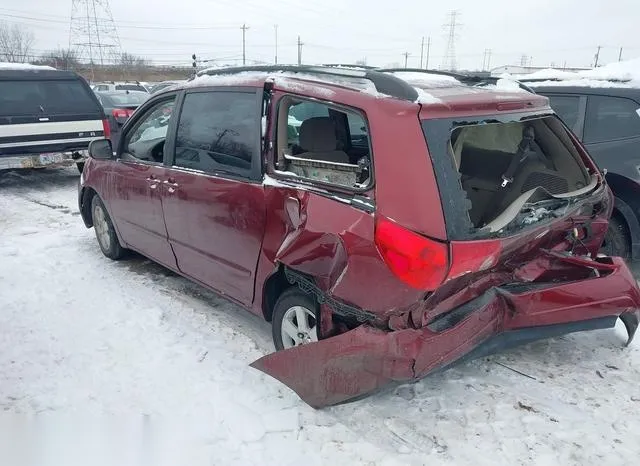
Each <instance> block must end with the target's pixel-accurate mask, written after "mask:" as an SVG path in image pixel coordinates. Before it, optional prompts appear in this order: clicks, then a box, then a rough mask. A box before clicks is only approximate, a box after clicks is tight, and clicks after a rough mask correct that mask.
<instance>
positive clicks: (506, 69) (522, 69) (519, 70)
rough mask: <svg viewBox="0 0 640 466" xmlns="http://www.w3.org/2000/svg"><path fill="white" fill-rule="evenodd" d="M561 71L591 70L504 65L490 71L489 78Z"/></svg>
mask: <svg viewBox="0 0 640 466" xmlns="http://www.w3.org/2000/svg"><path fill="white" fill-rule="evenodd" d="M548 69H555V70H562V71H584V70H590V69H591V68H573V67H566V68H564V67H560V66H520V65H504V66H499V67H497V68H493V69H491V76H500V75H501V74H503V73H509V74H531V73H535V72H536V71H540V70H548Z"/></svg>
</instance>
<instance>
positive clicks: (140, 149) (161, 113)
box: [124, 96, 176, 163]
mask: <svg viewBox="0 0 640 466" xmlns="http://www.w3.org/2000/svg"><path fill="white" fill-rule="evenodd" d="M175 100H176V98H175V96H172V97H171V98H170V99H167V100H163V101H162V102H158V103H157V104H155V105H154V106H153V107H151V108H150V109H148V110H147V111H146V112H145V114H144V115H143V116H142V117H141V118H140V119H139V120H138V121H137V122H136V124H135V126H134V127H133V128H132V129H131V131H130V132H128V133H127V135H126V136H125V141H126V142H125V146H124V147H125V149H124V152H125V153H126V154H128V155H130V156H132V157H133V158H135V159H138V160H143V161H146V162H154V163H162V161H163V156H164V142H165V139H166V137H167V130H168V129H169V122H170V121H171V115H173V107H174V105H175Z"/></svg>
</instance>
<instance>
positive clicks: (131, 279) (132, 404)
mask: <svg viewBox="0 0 640 466" xmlns="http://www.w3.org/2000/svg"><path fill="white" fill-rule="evenodd" d="M77 178H78V175H77V173H75V172H74V171H73V169H69V170H40V171H32V172H20V173H15V172H14V173H9V174H0V413H2V414H0V432H2V434H3V435H0V458H3V460H2V463H3V464H11V466H13V465H21V464H30V465H37V466H40V465H47V466H48V465H52V466H53V465H56V466H59V465H64V466H70V465H71V466H75V465H76V464H78V465H79V464H83V465H84V464H91V465H92V466H96V465H100V466H101V465H109V466H112V465H116V464H118V465H119V466H120V465H122V466H124V465H133V464H136V465H138V464H148V465H153V466H156V465H188V466H196V465H201V464H202V465H204V464H209V465H210V464H224V465H235V464H237V465H253V464H256V465H289V464H291V465H293V464H295V465H300V464H304V465H314V464H318V465H321V464H322V465H324V464H336V465H342V464H349V465H358V464H363V465H364V464H366V465H395V464H402V465H404V464H408V465H422V464H429V465H432V464H445V463H455V464H462V465H464V464H469V465H484V464H486V465H497V464H505V465H510V466H511V465H516V464H541V465H542V464H580V465H586V464H603V462H606V464H607V465H617V464H621V465H622V464H631V463H632V462H635V461H636V460H637V457H638V453H640V445H639V444H638V442H637V435H638V432H639V431H640V416H639V415H638V410H639V409H640V348H639V346H638V342H637V341H636V342H634V343H633V344H632V345H631V347H630V348H627V349H624V348H623V347H622V343H623V341H624V331H623V330H622V329H621V328H617V329H616V330H605V331H597V332H591V333H585V334H578V335H573V336H566V337H562V338H558V339H554V340H548V341H542V342H538V343H535V344H531V345H528V346H525V347H523V348H520V349H516V350H513V351H509V352H506V353H503V354H500V355H497V356H493V357H490V358H484V359H482V360H478V361H474V362H470V363H467V364H464V365H460V366H457V367H455V368H453V369H450V370H448V371H445V372H442V373H438V374H434V375H432V376H430V377H428V378H426V379H424V380H423V381H421V382H419V383H416V384H411V385H403V386H398V387H390V388H389V389H386V390H384V391H382V392H380V393H378V394H376V395H374V396H371V397H369V398H366V399H364V400H361V401H358V402H355V403H351V404H346V405H342V406H338V407H333V408H329V409H325V410H321V411H315V410H313V409H311V408H309V407H308V406H306V405H305V404H303V403H302V402H301V401H300V400H299V399H298V398H297V397H296V395H295V394H294V393H293V392H291V391H290V390H289V389H288V388H286V387H284V386H282V385H280V384H279V383H278V382H276V381H274V380H272V379H270V378H269V377H268V376H266V375H264V374H262V373H260V372H258V371H255V370H253V369H251V368H249V367H248V364H249V363H251V362H252V361H254V360H255V359H257V358H258V357H260V356H261V355H263V354H266V353H267V352H270V351H272V344H271V341H270V340H271V339H270V329H269V326H268V325H267V324H265V323H264V322H262V321H261V320H260V319H259V318H257V317H254V316H252V315H250V314H249V313H247V312H244V311H242V310H241V309H239V308H238V307H237V306H235V305H232V304H229V303H228V302H226V301H225V300H223V299H221V298H219V297H217V296H215V295H214V294H213V293H210V292H208V291H206V290H204V289H203V288H201V287H199V286H197V285H193V284H191V283H190V282H188V281H187V280H185V279H183V278H180V277H177V276H175V275H174V274H172V273H171V272H168V271H166V270H165V269H163V268H162V267H159V266H157V265H154V264H153V263H151V262H150V261H147V260H145V259H143V258H140V257H133V258H131V259H129V260H126V261H123V262H119V263H115V262H111V261H109V260H108V259H106V258H104V257H103V256H102V254H101V253H100V251H99V249H98V246H97V243H96V241H95V238H94V236H93V231H92V230H86V229H85V228H84V226H83V225H82V221H81V219H80V217H79V216H78V211H77V206H76V184H77ZM514 370H517V371H519V372H521V373H523V374H527V375H528V376H525V375H521V374H520V373H516V372H514ZM29 445H38V446H39V448H37V449H28V448H27V447H28V446H29ZM7 458H8V459H9V461H7Z"/></svg>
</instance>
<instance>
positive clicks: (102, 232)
mask: <svg viewBox="0 0 640 466" xmlns="http://www.w3.org/2000/svg"><path fill="white" fill-rule="evenodd" d="M91 215H92V219H93V229H94V230H95V231H96V238H97V239H98V244H99V245H100V249H101V250H102V253H103V254H104V255H105V256H107V257H108V258H109V259H113V260H118V259H122V258H123V257H124V256H125V253H126V249H124V248H123V247H122V245H121V244H120V241H118V236H117V235H116V230H115V229H114V228H113V223H112V222H111V218H110V217H109V214H108V213H107V209H106V208H105V207H104V204H103V203H102V201H101V200H100V198H99V197H98V196H97V195H95V196H93V199H92V200H91Z"/></svg>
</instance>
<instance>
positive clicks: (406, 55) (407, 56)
mask: <svg viewBox="0 0 640 466" xmlns="http://www.w3.org/2000/svg"><path fill="white" fill-rule="evenodd" d="M402 55H404V67H405V68H406V67H407V62H408V61H409V55H410V54H409V52H405V53H403V54H402Z"/></svg>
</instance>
